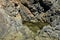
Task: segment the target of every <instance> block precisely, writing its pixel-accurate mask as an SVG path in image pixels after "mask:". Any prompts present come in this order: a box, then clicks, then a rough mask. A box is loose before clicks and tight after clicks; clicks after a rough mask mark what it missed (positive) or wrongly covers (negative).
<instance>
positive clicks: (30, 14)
mask: <svg viewBox="0 0 60 40" xmlns="http://www.w3.org/2000/svg"><path fill="white" fill-rule="evenodd" d="M20 8H21V9H22V10H23V11H24V12H25V13H26V14H27V15H28V16H31V17H34V15H33V14H32V13H31V12H30V10H29V9H28V8H27V7H25V6H24V5H22V4H21V3H20Z"/></svg>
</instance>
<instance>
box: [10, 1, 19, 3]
mask: <svg viewBox="0 0 60 40" xmlns="http://www.w3.org/2000/svg"><path fill="white" fill-rule="evenodd" d="M10 2H15V3H18V2H19V0H10Z"/></svg>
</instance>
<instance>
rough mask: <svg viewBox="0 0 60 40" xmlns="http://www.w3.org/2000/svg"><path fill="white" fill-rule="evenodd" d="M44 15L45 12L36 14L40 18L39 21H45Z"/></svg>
mask: <svg viewBox="0 0 60 40" xmlns="http://www.w3.org/2000/svg"><path fill="white" fill-rule="evenodd" d="M45 16H47V14H46V13H41V14H40V15H39V16H38V18H39V19H40V21H41V22H45V21H46V18H45Z"/></svg>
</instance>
